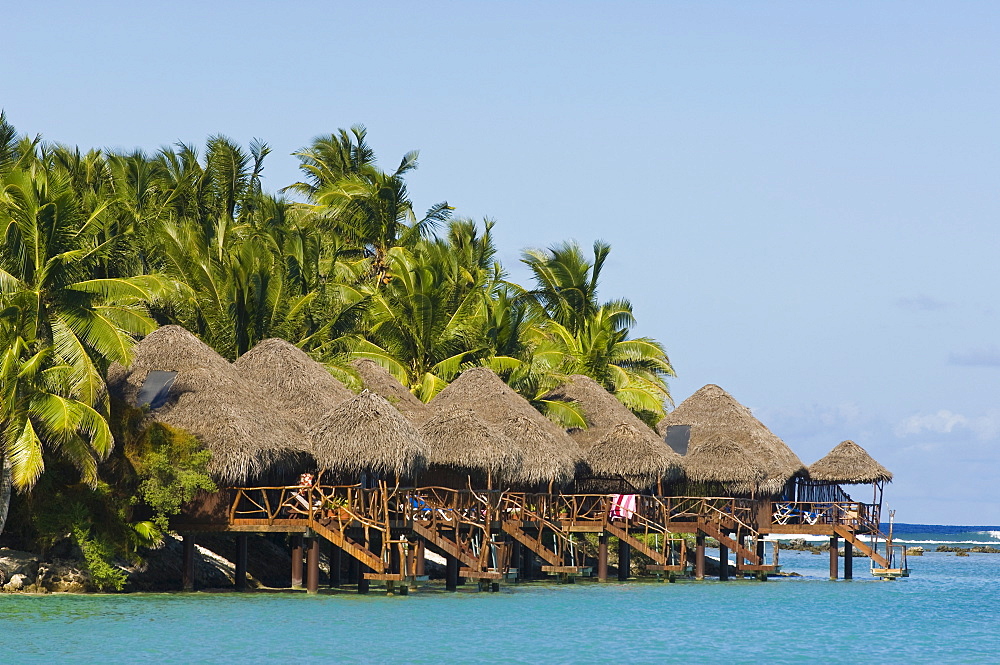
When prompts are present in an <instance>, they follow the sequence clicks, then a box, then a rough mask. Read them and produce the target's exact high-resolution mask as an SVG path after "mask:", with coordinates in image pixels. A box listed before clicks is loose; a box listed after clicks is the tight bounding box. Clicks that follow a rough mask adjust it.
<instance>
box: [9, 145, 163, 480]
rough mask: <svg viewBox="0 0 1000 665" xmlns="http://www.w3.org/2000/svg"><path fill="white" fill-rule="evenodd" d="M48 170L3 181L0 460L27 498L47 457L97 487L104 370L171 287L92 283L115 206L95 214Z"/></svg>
mask: <svg viewBox="0 0 1000 665" xmlns="http://www.w3.org/2000/svg"><path fill="white" fill-rule="evenodd" d="M21 161H22V162H24V161H25V160H24V159H22V160H21ZM50 166H51V165H48V164H45V163H43V162H41V161H39V160H37V159H36V160H34V161H33V163H31V164H30V166H29V167H27V168H21V167H20V166H16V167H14V168H12V169H10V170H8V171H7V172H6V173H4V174H2V176H0V225H2V227H3V229H4V235H3V237H2V240H0V337H2V339H0V342H2V344H3V348H4V349H5V351H4V352H3V356H2V362H3V365H2V371H0V395H2V406H0V432H2V451H0V457H2V458H3V466H4V474H3V475H4V477H7V474H9V477H10V478H11V480H12V482H13V485H14V486H16V487H18V488H20V489H28V488H30V487H32V486H33V485H34V483H35V482H36V481H37V480H38V478H39V476H40V475H41V473H42V472H43V470H44V452H45V451H46V450H49V451H51V452H53V453H56V454H59V455H61V456H62V457H65V458H66V459H68V460H69V461H70V462H72V463H73V464H74V465H75V466H76V467H77V468H78V469H79V470H80V472H81V476H82V478H83V480H84V481H85V482H87V483H94V482H95V481H96V461H95V460H96V459H100V458H102V457H104V456H106V455H107V453H108V451H109V450H110V448H111V445H112V441H111V438H110V434H109V433H108V429H107V424H106V422H105V421H104V419H103V417H102V415H101V414H102V413H107V409H108V402H107V393H106V389H105V385H104V378H103V377H104V373H105V370H106V369H107V365H108V364H109V363H110V362H112V361H115V362H120V363H128V362H129V360H130V353H131V349H132V346H133V344H134V336H136V335H143V334H146V333H148V332H149V331H151V330H152V329H153V328H155V327H156V325H155V323H154V322H153V321H152V320H151V319H150V318H149V317H148V316H147V315H146V311H145V307H144V303H146V302H149V301H151V300H153V299H154V298H156V297H158V296H159V295H160V294H162V293H163V292H165V290H166V284H165V282H164V280H162V279H161V278H159V277H157V276H140V277H127V278H98V279H89V277H91V275H92V273H93V269H94V267H95V266H96V265H97V263H98V262H99V260H100V258H101V257H102V253H103V252H104V251H105V250H106V246H105V245H104V244H102V243H101V242H100V241H99V237H100V234H101V230H102V223H103V218H102V215H103V212H104V210H105V207H106V206H105V205H96V206H94V207H93V209H90V210H88V209H86V208H85V207H84V206H83V205H82V204H81V198H80V197H79V196H78V194H77V193H76V192H75V191H74V190H73V188H72V184H71V182H72V180H71V177H70V174H68V173H67V172H66V171H65V169H61V168H59V167H50ZM0 489H2V488H0ZM0 494H5V492H0Z"/></svg>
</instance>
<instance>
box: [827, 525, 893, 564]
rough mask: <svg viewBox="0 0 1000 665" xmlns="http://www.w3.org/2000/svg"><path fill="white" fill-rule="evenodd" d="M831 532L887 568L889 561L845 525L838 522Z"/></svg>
mask: <svg viewBox="0 0 1000 665" xmlns="http://www.w3.org/2000/svg"><path fill="white" fill-rule="evenodd" d="M833 532H834V533H835V534H837V535H838V536H840V537H841V538H843V539H844V540H845V541H847V542H849V543H850V544H851V545H853V546H854V547H856V548H857V549H858V551H859V552H861V553H862V554H864V555H865V556H866V557H869V558H871V560H872V561H874V562H875V563H877V564H879V565H880V566H882V568H883V569H888V568H889V562H888V560H886V558H885V557H884V556H882V555H881V554H879V553H878V552H876V551H875V550H873V549H872V548H871V547H869V546H868V545H867V544H865V543H864V542H863V541H862V540H861V539H860V538H858V537H857V535H855V533H854V532H853V531H851V530H850V529H849V528H847V527H846V526H843V525H842V524H838V525H836V526H834V527H833Z"/></svg>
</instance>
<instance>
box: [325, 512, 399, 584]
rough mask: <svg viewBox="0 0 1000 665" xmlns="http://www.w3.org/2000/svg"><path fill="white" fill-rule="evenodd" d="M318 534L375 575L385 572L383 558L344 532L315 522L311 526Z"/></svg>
mask: <svg viewBox="0 0 1000 665" xmlns="http://www.w3.org/2000/svg"><path fill="white" fill-rule="evenodd" d="M310 526H311V527H312V529H313V531H315V532H316V533H317V534H319V535H320V536H322V537H323V538H326V539H327V540H329V541H330V542H331V543H333V544H334V545H336V546H337V547H339V548H340V549H342V550H344V551H345V552H347V553H348V554H350V555H351V556H352V557H354V558H355V559H357V560H358V561H360V562H361V563H363V564H364V565H366V566H368V567H369V568H371V569H372V571H373V572H375V573H384V572H385V568H386V565H385V561H383V560H382V558H381V557H379V556H378V555H376V554H374V553H372V552H371V551H370V550H369V549H368V548H366V547H364V546H363V545H360V544H358V543H356V542H354V541H353V540H351V539H350V538H348V537H347V536H346V535H345V534H344V533H343V532H342V531H338V530H336V529H331V528H329V527H328V526H327V525H325V524H323V523H322V522H318V521H313V522H312V524H311V525H310Z"/></svg>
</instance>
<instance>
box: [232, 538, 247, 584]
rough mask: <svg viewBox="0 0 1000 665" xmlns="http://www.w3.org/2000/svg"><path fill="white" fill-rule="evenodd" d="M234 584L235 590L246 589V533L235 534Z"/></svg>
mask: <svg viewBox="0 0 1000 665" xmlns="http://www.w3.org/2000/svg"><path fill="white" fill-rule="evenodd" d="M235 577H236V580H235V586H236V590H237V591H246V589H247V534H245V533H241V534H239V535H238V536H236V573H235Z"/></svg>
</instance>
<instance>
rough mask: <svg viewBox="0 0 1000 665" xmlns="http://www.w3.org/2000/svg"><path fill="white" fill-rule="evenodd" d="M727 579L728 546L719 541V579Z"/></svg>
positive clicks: (721, 580)
mask: <svg viewBox="0 0 1000 665" xmlns="http://www.w3.org/2000/svg"><path fill="white" fill-rule="evenodd" d="M728 580H729V548H728V547H726V546H725V545H723V544H722V543H719V581H720V582H726V581H728Z"/></svg>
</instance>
